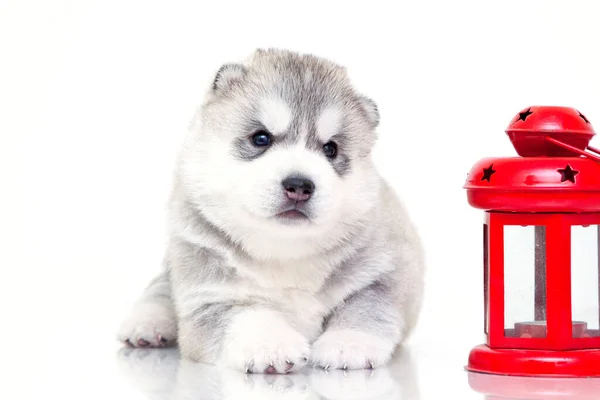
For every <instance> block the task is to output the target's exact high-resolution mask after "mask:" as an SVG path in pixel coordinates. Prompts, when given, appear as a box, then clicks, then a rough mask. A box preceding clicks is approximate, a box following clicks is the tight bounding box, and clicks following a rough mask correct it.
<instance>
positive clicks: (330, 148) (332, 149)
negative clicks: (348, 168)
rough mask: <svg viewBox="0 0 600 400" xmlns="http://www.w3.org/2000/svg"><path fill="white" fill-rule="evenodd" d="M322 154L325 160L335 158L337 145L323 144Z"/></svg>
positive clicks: (332, 143)
mask: <svg viewBox="0 0 600 400" xmlns="http://www.w3.org/2000/svg"><path fill="white" fill-rule="evenodd" d="M323 153H325V156H326V157H327V158H335V156H336V155H337V144H335V143H334V142H329V143H325V145H324V146H323Z"/></svg>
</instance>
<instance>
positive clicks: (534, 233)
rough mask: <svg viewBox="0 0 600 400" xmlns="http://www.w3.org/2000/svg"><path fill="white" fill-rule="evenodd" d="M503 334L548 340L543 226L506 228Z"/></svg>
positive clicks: (510, 226) (544, 232) (544, 235)
mask: <svg viewBox="0 0 600 400" xmlns="http://www.w3.org/2000/svg"><path fill="white" fill-rule="evenodd" d="M504 334H505V336H506V337H513V338H515V337H518V338H524V339H525V338H545V337H546V334H547V331H546V227H544V226H521V225H505V226H504Z"/></svg>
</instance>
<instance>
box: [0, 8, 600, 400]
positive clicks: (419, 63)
mask: <svg viewBox="0 0 600 400" xmlns="http://www.w3.org/2000/svg"><path fill="white" fill-rule="evenodd" d="M599 40H600V2H598V1H595V0H589V1H574V0H569V1H566V0H564V1H550V0H546V1H506V0H505V1H494V2H492V1H475V0H474V1H459V0H454V1H441V0H440V1H418V2H409V1H377V0H371V1H368V2H351V1H326V0H320V1H312V0H304V1H301V2H300V1H296V2H286V1H237V2H235V1H204V2H203V1H187V2H183V1H160V2H159V1H150V0H147V1H131V0H123V1H116V0H115V1H100V0H98V1H94V0H79V1H75V0H73V1H66V0H64V1H60V0H38V1H33V0H9V1H6V0H0V190H1V196H0V268H2V275H0V300H1V301H0V307H1V315H2V317H1V319H0V321H1V322H0V328H1V332H2V335H3V336H4V340H3V343H4V344H5V349H4V350H3V356H2V357H3V361H2V363H1V364H0V370H1V369H3V368H7V371H5V373H2V374H1V376H2V377H3V378H2V379H6V380H7V381H8V384H6V383H3V384H2V388H0V392H1V391H3V390H6V391H7V393H9V394H10V395H12V397H13V398H29V397H30V396H33V395H40V394H48V393H57V394H58V395H60V396H61V397H63V398H75V397H79V396H83V395H85V397H88V398H90V397H91V398H96V397H98V398H104V397H106V396H125V395H126V394H127V396H129V397H128V398H135V394H134V393H137V392H135V391H134V390H133V389H130V388H129V386H128V385H127V384H126V382H125V381H123V382H121V381H119V379H118V378H115V377H114V376H113V375H111V373H112V374H114V371H112V370H111V368H113V366H112V364H111V363H112V361H113V359H114V352H115V351H116V348H117V345H116V344H115V343H114V334H115V331H116V329H117V327H118V324H119V322H120V319H121V318H122V316H123V315H124V313H125V312H126V311H127V308H128V307H129V306H130V304H131V302H132V301H133V300H135V298H136V297H137V296H138V295H139V293H140V291H141V290H142V288H143V287H144V286H145V284H146V283H147V281H148V279H149V278H151V277H152V276H153V275H154V274H155V273H156V272H157V271H158V270H159V264H160V259H161V257H162V251H163V243H164V241H165V224H164V222H165V203H166V199H167V196H168V191H169V187H170V180H171V174H172V168H173V166H174V161H175V156H176V152H177V150H178V149H179V146H180V143H181V141H182V139H183V136H184V134H185V129H186V126H187V123H188V122H189V120H190V118H191V116H192V113H193V111H194V108H195V107H196V105H197V104H198V103H199V101H200V100H201V95H202V92H203V90H204V89H205V87H206V85H207V83H208V82H209V81H210V80H211V78H212V74H213V73H214V71H215V70H216V69H217V68H218V67H219V66H220V65H221V64H222V63H224V62H228V61H237V60H239V59H241V58H244V57H246V56H247V55H248V54H249V53H251V52H252V51H253V50H254V49H255V48H256V47H281V48H288V49H292V50H297V51H302V52H311V53H315V54H317V55H320V56H324V57H327V58H330V59H332V60H334V61H336V62H338V63H340V64H343V65H345V66H347V67H348V70H349V73H350V75H351V77H352V78H353V80H354V82H355V84H356V86H357V87H358V88H359V89H360V90H361V91H362V92H364V93H365V94H367V95H369V96H370V97H372V98H373V99H375V100H376V101H377V103H378V104H379V108H380V111H381V116H382V123H381V126H380V129H379V132H380V141H379V144H378V147H377V149H376V152H375V157H376V160H377V164H378V165H379V167H380V170H381V172H382V174H383V175H384V176H385V177H386V178H387V179H388V180H389V181H390V182H391V183H392V184H393V186H394V187H395V188H396V189H397V190H398V192H399V193H400V195H401V196H402V198H403V200H404V202H405V203H406V205H407V206H408V207H409V209H410V211H411V213H412V215H413V218H414V220H415V222H416V223H417V225H418V227H419V229H420V231H421V233H422V236H423V240H424V242H425V247H426V250H427V258H428V266H429V271H428V278H427V289H426V290H427V293H426V303H425V306H424V310H423V314H422V319H421V325H420V327H419V329H418V331H417V332H416V334H415V336H414V337H413V340H412V346H413V347H414V348H415V349H416V350H415V351H417V353H418V354H417V363H421V360H423V361H422V363H421V364H419V367H418V369H419V373H420V376H419V380H420V382H421V386H422V390H421V395H422V397H423V398H426V399H429V398H431V399H433V398H437V393H438V391H439V393H440V394H441V393H445V394H446V395H447V394H452V395H451V397H455V396H454V395H456V398H459V397H460V398H471V397H468V396H473V397H472V398H481V396H479V395H474V394H470V390H469V389H468V385H467V378H466V375H465V374H464V372H463V371H462V367H463V365H464V364H465V362H466V359H467V355H468V352H469V350H470V348H471V347H472V346H474V345H476V344H478V343H480V342H482V340H483V333H482V331H483V323H482V320H483V316H482V304H481V303H482V288H481V286H482V284H481V282H482V269H481V264H482V250H481V237H480V235H481V223H482V215H481V213H480V212H479V211H477V210H474V209H472V208H470V207H469V205H468V204H467V201H466V196H465V192H464V190H463V189H462V185H463V183H464V180H465V178H466V174H467V172H468V171H469V169H470V167H471V166H472V164H473V163H474V162H475V161H477V160H478V159H479V158H481V157H485V156H512V155H514V154H515V153H514V150H513V149H512V146H511V144H510V142H509V140H508V139H507V138H506V136H505V134H504V129H505V127H506V126H507V124H508V122H509V121H510V119H511V118H512V117H513V115H514V114H515V113H517V112H518V111H520V110H521V109H522V108H524V107H527V106H530V105H537V104H547V105H567V106H574V107H577V108H578V109H580V110H581V111H582V112H583V113H584V114H586V116H587V117H588V118H589V119H590V120H591V122H592V124H593V123H594V122H596V121H600V97H599V94H600V45H599V44H598V41H599ZM598 124H600V122H598V123H597V125H598ZM598 126H600V125H598ZM596 140H598V139H596ZM596 146H598V144H597V143H596ZM7 360H10V362H9V361H7ZM107 360H108V361H107ZM427 360H429V361H427ZM69 366H70V367H69ZM73 366H75V368H73ZM107 371H108V372H107ZM107 376H111V378H110V379H108V378H106V377H107ZM434 382H439V383H438V384H433V383H434ZM90 386H91V387H94V388H95V389H94V390H93V391H92V392H91V393H90V392H88V390H89V389H86V388H89V387H90ZM128 388H129V389H128ZM128 390H131V392H128ZM7 397H8V396H7Z"/></svg>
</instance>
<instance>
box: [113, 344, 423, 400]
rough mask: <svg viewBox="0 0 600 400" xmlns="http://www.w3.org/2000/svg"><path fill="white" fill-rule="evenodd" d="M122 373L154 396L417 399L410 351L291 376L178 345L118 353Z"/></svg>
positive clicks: (163, 399)
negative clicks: (356, 366) (210, 361)
mask: <svg viewBox="0 0 600 400" xmlns="http://www.w3.org/2000/svg"><path fill="white" fill-rule="evenodd" d="M118 361H119V365H120V366H121V369H122V372H123V374H124V375H125V376H126V378H127V379H128V380H130V381H131V383H132V384H133V385H135V386H136V387H137V388H138V389H139V390H141V391H142V392H143V393H144V394H145V395H146V396H147V397H148V399H151V400H186V399H190V400H191V399H194V400H195V399H203V400H204V399H206V400H237V399H240V400H242V399H243V400H253V399H260V400H270V399H282V400H317V399H318V400H338V399H339V400H342V399H344V400H371V399H372V400H386V399H390V400H391V399H394V400H398V399H401V400H419V398H420V395H419V391H418V382H417V376H416V371H415V366H414V364H413V361H412V357H411V354H410V352H409V351H408V350H406V349H404V350H401V351H400V352H399V353H398V354H397V355H396V356H395V357H394V359H393V360H392V361H391V362H390V364H389V365H387V366H386V367H383V368H378V369H375V370H356V371H339V370H334V371H324V370H322V369H313V368H305V369H303V370H301V371H299V372H297V373H295V374H289V375H262V374H244V373H242V372H238V371H234V370H229V369H225V368H219V367H215V366H212V365H205V364H198V363H194V362H191V361H188V360H182V359H180V357H179V353H178V351H177V349H132V348H123V349H120V350H119V352H118Z"/></svg>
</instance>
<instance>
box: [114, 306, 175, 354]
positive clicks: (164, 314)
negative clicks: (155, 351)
mask: <svg viewBox="0 0 600 400" xmlns="http://www.w3.org/2000/svg"><path fill="white" fill-rule="evenodd" d="M117 338H118V339H119V341H121V342H123V343H125V344H127V345H128V346H130V347H169V346H173V345H175V342H176V339H177V321H176V318H175V313H174V312H173V310H172V308H171V307H169V306H167V305H164V304H160V303H144V302H142V303H138V304H136V305H135V306H134V307H133V310H132V311H131V313H130V315H129V316H128V317H127V318H125V320H124V321H123V323H122V324H121V328H120V329H119V333H118V334H117Z"/></svg>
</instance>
